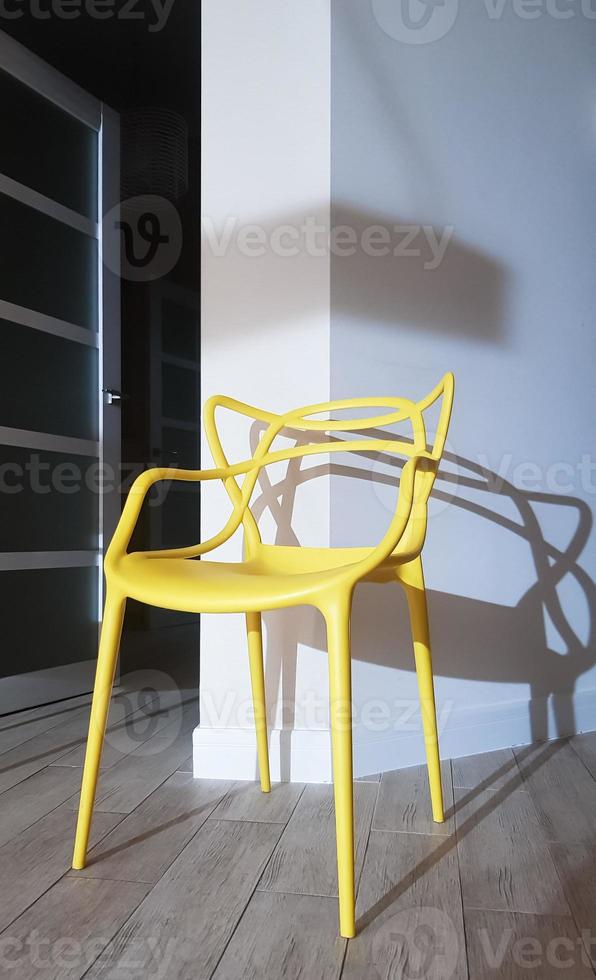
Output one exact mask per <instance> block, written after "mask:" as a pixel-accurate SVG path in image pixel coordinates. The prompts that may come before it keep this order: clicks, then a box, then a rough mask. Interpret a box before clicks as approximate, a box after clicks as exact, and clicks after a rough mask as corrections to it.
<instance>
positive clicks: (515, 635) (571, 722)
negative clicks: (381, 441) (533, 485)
mask: <svg viewBox="0 0 596 980" xmlns="http://www.w3.org/2000/svg"><path fill="white" fill-rule="evenodd" d="M259 430H260V426H259V425H258V424H255V426H253V433H252V436H251V441H252V442H253V443H254V442H255V441H256V440H258V437H259ZM367 434H368V435H369V436H372V437H373V438H386V437H388V436H389V437H391V435H394V434H393V433H383V432H380V431H376V432H375V431H374V430H368V431H367ZM296 438H297V440H300V439H301V438H303V434H300V435H297V436H296ZM372 455H373V454H366V457H367V458H368V459H369V460H370V458H371V456H372ZM378 458H379V456H378V454H375V459H378ZM384 462H385V460H384ZM386 462H387V467H386V471H385V472H379V470H378V467H376V466H375V468H374V471H373V472H371V469H370V467H368V468H359V467H358V466H354V465H342V464H336V463H332V464H331V465H327V464H324V465H318V466H314V467H309V468H306V469H303V468H302V463H303V460H302V459H297V460H291V461H290V462H289V464H288V468H287V470H286V473H285V475H284V477H283V478H282V479H281V480H280V481H279V482H277V483H272V482H270V479H269V474H268V472H267V471H266V470H264V471H262V472H261V478H260V484H259V493H258V495H257V496H255V498H254V503H253V505H251V506H252V509H253V512H254V513H255V516H256V517H257V520H258V519H259V518H260V517H261V516H262V515H263V513H264V512H265V511H266V510H269V511H270V513H271V515H272V517H273V520H274V523H275V529H276V531H275V543H277V544H285V545H298V544H300V542H299V541H298V539H297V537H296V534H295V533H294V531H293V530H292V515H293V513H294V506H295V500H296V494H297V491H298V488H299V487H300V485H301V484H304V483H306V482H308V481H310V480H312V479H315V478H317V477H323V478H325V477H327V478H328V477H329V475H331V476H334V477H335V476H341V477H343V478H348V479H353V480H366V481H373V482H375V483H385V484H387V485H390V486H392V487H395V486H396V484H397V482H398V479H399V472H400V469H401V466H402V465H403V461H400V460H398V459H396V457H395V456H392V457H390V458H389V459H387V460H386ZM387 470H389V472H387ZM466 492H468V493H469V496H466ZM433 497H434V498H435V499H436V500H440V501H443V502H445V503H448V504H449V505H450V506H453V507H457V508H462V509H463V510H464V511H466V512H468V513H469V514H471V515H473V516H474V517H476V518H479V519H481V520H484V521H489V522H491V523H492V524H494V525H496V526H497V528H499V530H500V531H501V532H502V533H503V534H513V535H516V536H517V537H519V538H520V539H521V540H522V541H523V542H525V543H526V545H527V547H528V550H529V554H530V556H531V561H532V566H533V569H534V574H535V579H534V581H533V584H532V585H531V586H530V587H529V588H528V589H527V590H526V591H525V592H524V593H523V595H521V596H520V598H519V599H518V601H517V603H516V604H515V605H514V606H505V605H499V604H498V603H493V602H487V601H481V600H478V599H471V598H467V597H465V596H461V595H452V594H447V593H445V592H438V591H433V590H429V591H428V602H429V615H430V622H431V640H432V641H433V663H434V671H435V676H436V677H438V678H440V677H448V678H457V679H462V680H466V681H481V682H487V683H488V682H490V683H494V684H514V685H519V684H527V685H528V687H529V732H530V738H531V741H532V742H538V741H543V740H545V739H548V738H552V737H555V736H557V737H560V736H564V735H567V734H571V733H573V732H575V731H576V730H577V727H576V717H575V707H574V692H575V687H576V683H577V680H578V678H579V677H580V676H581V675H582V674H584V673H585V672H586V671H588V670H589V669H590V668H591V667H592V666H593V665H594V663H595V662H596V648H595V636H594V623H595V621H596V586H595V584H594V581H593V580H592V578H591V577H590V575H588V573H587V572H586V571H585V570H584V569H583V568H582V566H581V565H580V563H579V561H580V558H581V555H582V552H583V550H584V547H585V545H586V542H587V541H588V538H589V536H590V532H591V528H592V513H591V510H590V508H589V506H588V505H587V504H586V502H585V501H584V500H582V499H580V498H578V497H574V496H569V495H564V494H558V493H547V492H542V491H527V490H522V489H519V488H518V487H516V486H514V484H513V483H511V482H510V481H509V480H507V479H505V478H504V477H502V476H500V475H498V474H497V473H494V472H492V471H490V470H489V469H487V468H486V467H485V466H484V465H481V464H480V463H477V462H474V461H473V460H470V459H466V458H463V457H462V456H460V455H456V454H454V453H445V455H444V458H443V464H442V466H441V469H440V471H439V473H438V476H437V480H436V483H435V488H434V490H433ZM491 501H492V503H491ZM505 502H506V506H504V503H505ZM511 505H513V508H515V513H516V516H506V511H507V510H509V511H511V512H512V507H511ZM544 507H549V508H551V507H552V508H556V509H557V510H560V509H561V508H564V509H565V510H570V511H572V512H573V513H574V514H575V519H574V529H573V532H572V534H571V537H570V540H569V541H568V542H567V544H566V545H565V546H564V547H559V546H557V545H555V544H553V543H552V542H550V541H549V540H548V538H547V533H546V532H545V530H544V528H543V521H541V519H540V516H539V515H538V514H537V509H543V508H544ZM429 534H432V521H430V522H429ZM451 557H452V558H453V557H455V559H456V557H457V556H451ZM501 572H502V574H503V575H504V576H506V575H507V574H508V569H507V568H503V569H502V570H501ZM571 580H573V582H574V583H575V586H576V587H577V588H578V589H579V590H580V593H581V595H582V596H583V604H584V607H585V611H586V616H585V621H584V622H583V623H582V624H581V625H577V624H576V623H575V616H572V615H571V614H570V612H569V611H568V610H567V609H566V608H565V604H564V602H563V601H562V599H561V596H560V594H559V589H560V588H561V587H566V586H568V585H569V584H570V581H571ZM401 592H402V590H401V588H399V587H398V588H396V586H394V585H386V586H380V585H375V584H370V583H363V584H361V585H359V586H358V587H357V589H356V593H355V598H354V605H353V612H352V657H353V660H356V661H365V662H367V663H371V664H376V665H380V666H384V667H391V668H395V669H401V670H411V671H413V670H414V660H413V654H412V649H411V643H410V641H409V634H408V632H407V630H406V629H405V628H401V629H400V630H398V629H397V624H396V605H398V609H399V610H400V612H399V619H400V621H401V623H402V626H405V624H407V608H406V604H405V599H404V598H403V596H402V595H401ZM397 594H399V595H400V599H398V600H396V595H397ZM264 618H265V622H266V628H267V689H268V694H269V697H270V699H271V701H275V700H278V699H281V701H282V705H283V713H284V716H283V731H282V779H288V778H289V774H290V751H291V750H290V740H291V730H292V729H293V727H294V724H295V720H296V718H295V713H294V712H295V708H294V705H295V697H296V669H297V657H298V647H299V646H300V645H306V646H308V647H311V648H314V649H318V650H322V651H325V650H326V636H325V628H324V624H323V620H322V617H321V616H320V614H319V613H318V612H317V611H316V610H315V609H312V608H308V609H307V608H305V607H300V608H299V609H293V610H288V611H286V612H285V613H284V615H283V616H280V615H279V614H275V613H269V614H265V617H264ZM547 619H548V620H550V624H551V628H550V629H549V630H548V631H547V627H546V622H547ZM553 630H554V631H556V633H557V634H558V637H559V640H558V642H557V643H556V644H555V643H553V642H549V641H550V640H551V639H552V638H553V637H554V632H553ZM396 637H397V639H396ZM555 645H556V646H557V647H558V649H555V648H554V647H555ZM394 697H395V698H398V697H399V689H398V687H397V684H396V690H395V694H394ZM551 710H552V717H553V724H551V723H550V712H551ZM270 723H271V719H270ZM471 748H472V751H473V746H471ZM398 764H399V760H398V759H396V766H395V767H396V768H398Z"/></svg>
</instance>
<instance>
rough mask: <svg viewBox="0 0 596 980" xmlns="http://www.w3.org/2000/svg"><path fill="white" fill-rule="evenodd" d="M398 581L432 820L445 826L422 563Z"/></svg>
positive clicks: (403, 569)
mask: <svg viewBox="0 0 596 980" xmlns="http://www.w3.org/2000/svg"><path fill="white" fill-rule="evenodd" d="M398 578H399V580H400V582H401V584H402V585H403V587H404V589H405V593H406V598H407V600H408V609H409V613H410V626H411V630H412V641H413V644H414V659H415V663H416V675H417V678H418V692H419V695H420V711H421V714H422V725H423V729H424V744H425V748H426V763H427V766H428V781H429V784H430V797H431V804H432V811H433V820H435V821H436V823H443V821H444V820H445V813H444V808H443V785H442V782H441V759H440V755H439V736H438V732H437V712H436V706H435V689H434V681H433V668H432V658H431V651H430V634H429V627H428V609H427V604H426V589H425V587H424V573H423V570H422V561H421V559H420V558H419V557H418V558H416V559H414V561H411V562H408V564H407V565H400V566H398Z"/></svg>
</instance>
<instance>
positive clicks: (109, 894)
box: [0, 878, 149, 980]
mask: <svg viewBox="0 0 596 980" xmlns="http://www.w3.org/2000/svg"><path fill="white" fill-rule="evenodd" d="M148 889H149V886H148V885H139V884H137V883H136V882H128V881H118V882H116V881H96V880H84V879H82V880H79V881H77V880H76V879H74V878H62V879H61V880H60V881H58V882H56V884H55V885H53V886H52V887H51V888H50V889H49V890H48V891H47V892H46V893H45V894H44V895H42V896H41V898H38V899H37V901H36V902H34V903H33V905H31V906H30V907H29V908H28V909H27V911H26V912H23V914H22V915H20V916H19V918H18V919H17V920H16V921H15V922H13V923H12V924H11V925H10V926H9V927H8V928H7V929H6V931H5V932H4V934H2V935H0V948H3V949H5V950H6V952H5V954H4V955H5V956H6V957H7V959H8V961H9V963H10V971H13V972H12V975H13V976H14V977H15V978H17V977H18V980H80V978H81V977H83V976H84V974H85V973H86V972H87V970H88V969H89V967H90V966H91V965H92V964H93V963H94V962H95V960H96V959H97V957H98V956H99V954H100V953H101V951H102V950H103V949H104V948H105V946H106V945H107V944H108V943H109V941H110V940H111V939H112V937H113V936H114V935H115V934H116V933H117V932H118V930H119V929H120V928H121V926H122V925H123V924H124V923H125V922H126V920H127V919H128V918H129V916H130V915H132V913H133V912H134V910H135V909H136V908H137V907H138V906H139V905H140V903H141V902H142V901H143V899H144V898H145V896H146V894H147V891H148ZM5 944H6V945H5ZM10 975H11V973H10V972H8V973H7V976H10Z"/></svg>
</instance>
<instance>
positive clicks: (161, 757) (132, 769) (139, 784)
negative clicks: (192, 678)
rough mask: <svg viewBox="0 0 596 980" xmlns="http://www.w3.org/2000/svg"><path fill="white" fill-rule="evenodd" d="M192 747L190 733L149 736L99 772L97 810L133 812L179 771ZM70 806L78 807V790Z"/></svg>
mask: <svg viewBox="0 0 596 980" xmlns="http://www.w3.org/2000/svg"><path fill="white" fill-rule="evenodd" d="M189 747H190V735H181V736H180V737H179V738H177V739H175V740H174V741H172V740H171V739H169V738H163V737H162V736H161V735H159V734H158V735H154V736H153V737H152V738H150V739H148V740H147V741H146V742H144V743H143V744H142V745H140V746H139V747H138V749H136V750H135V751H134V752H132V753H131V754H130V755H127V756H126V757H125V758H124V759H122V760H121V761H120V762H118V763H117V764H116V765H115V766H112V767H111V768H110V769H106V770H102V771H101V772H100V774H99V780H98V786H97V797H96V803H95V810H96V811H106V812H108V813H131V812H132V811H133V810H134V809H135V808H136V807H137V806H138V805H139V804H140V803H142V802H143V800H146V799H147V797H148V796H150V795H151V793H152V792H153V791H154V790H155V789H157V787H158V786H160V785H161V784H162V783H163V782H165V780H166V779H167V778H168V777H169V776H171V775H172V774H173V773H174V772H176V770H177V768H178V766H179V765H180V763H181V762H182V760H183V759H185V758H186V757H187V756H188V750H189ZM78 771H79V772H80V770H78ZM69 806H71V807H72V808H73V809H75V810H76V809H78V806H79V794H78V793H77V795H76V796H75V797H73V798H72V799H71V800H70V801H69Z"/></svg>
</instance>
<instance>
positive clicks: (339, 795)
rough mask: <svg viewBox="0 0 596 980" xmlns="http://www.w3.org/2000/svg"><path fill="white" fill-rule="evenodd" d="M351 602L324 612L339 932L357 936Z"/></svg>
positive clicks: (337, 605)
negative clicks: (327, 660) (327, 658)
mask: <svg viewBox="0 0 596 980" xmlns="http://www.w3.org/2000/svg"><path fill="white" fill-rule="evenodd" d="M350 607H351V597H350V598H349V599H348V600H342V601H337V602H335V603H332V604H331V605H330V606H329V607H328V608H327V609H326V610H325V613H324V615H325V620H326V623H327V648H328V657H329V710H330V716H331V745H332V751H333V790H334V798H335V830H336V839H337V876H338V883H339V931H340V934H341V935H342V936H345V937H346V938H347V939H351V938H352V937H353V936H355V935H356V909H355V886H354V785H353V768H352V661H351V654H350Z"/></svg>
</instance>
